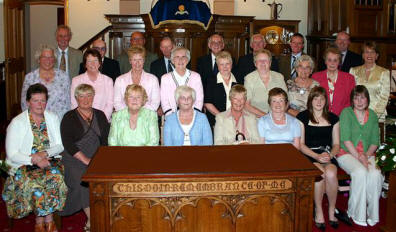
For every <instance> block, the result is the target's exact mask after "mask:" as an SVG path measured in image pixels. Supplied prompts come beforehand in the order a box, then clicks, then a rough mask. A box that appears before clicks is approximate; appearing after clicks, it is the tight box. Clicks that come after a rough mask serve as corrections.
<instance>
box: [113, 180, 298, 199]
mask: <svg viewBox="0 0 396 232" xmlns="http://www.w3.org/2000/svg"><path fill="white" fill-rule="evenodd" d="M292 187H293V184H292V181H291V180H289V179H264V180H246V181H198V182H166V183H162V182H147V183H116V184H114V185H113V192H114V193H116V194H123V195H124V194H159V193H160V194H205V193H223V194H224V193H235V192H252V193H253V192H263V191H284V190H290V189H292Z"/></svg>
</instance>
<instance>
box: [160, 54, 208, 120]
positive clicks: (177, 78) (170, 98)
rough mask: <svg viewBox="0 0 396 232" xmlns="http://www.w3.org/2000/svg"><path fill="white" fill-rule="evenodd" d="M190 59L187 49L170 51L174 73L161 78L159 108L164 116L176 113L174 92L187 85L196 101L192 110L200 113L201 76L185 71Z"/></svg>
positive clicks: (201, 98)
mask: <svg viewBox="0 0 396 232" xmlns="http://www.w3.org/2000/svg"><path fill="white" fill-rule="evenodd" d="M190 58H191V56H190V51H189V50H188V49H187V48H184V47H177V48H174V49H173V50H172V53H171V61H172V63H173V65H174V67H175V68H174V71H172V72H169V73H167V74H164V75H163V76H162V77H161V107H162V110H163V112H164V114H165V115H169V114H170V113H172V112H176V110H177V105H176V99H175V90H176V88H177V87H179V86H181V85H187V86H189V87H191V88H193V89H194V90H195V92H196V100H195V103H194V108H195V109H197V110H199V111H202V106H203V89H202V82H201V76H200V75H199V74H198V73H196V72H194V71H191V70H189V69H187V64H188V62H189V61H190Z"/></svg>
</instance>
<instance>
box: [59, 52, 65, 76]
mask: <svg viewBox="0 0 396 232" xmlns="http://www.w3.org/2000/svg"><path fill="white" fill-rule="evenodd" d="M59 69H60V70H63V71H65V72H66V58H65V51H62V56H61V60H60V65H59Z"/></svg>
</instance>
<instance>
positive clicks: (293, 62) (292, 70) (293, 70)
mask: <svg viewBox="0 0 396 232" xmlns="http://www.w3.org/2000/svg"><path fill="white" fill-rule="evenodd" d="M296 60H297V57H295V56H293V60H292V63H291V72H290V77H291V78H295V77H296V74H297V73H296V69H295V68H294V64H295V63H296Z"/></svg>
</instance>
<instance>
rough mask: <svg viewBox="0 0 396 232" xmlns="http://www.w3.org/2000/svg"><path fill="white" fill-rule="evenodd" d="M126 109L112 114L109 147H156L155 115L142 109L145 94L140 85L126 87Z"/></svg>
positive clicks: (156, 123)
mask: <svg viewBox="0 0 396 232" xmlns="http://www.w3.org/2000/svg"><path fill="white" fill-rule="evenodd" d="M124 100H125V103H126V105H127V108H125V109H123V110H120V111H118V112H116V113H114V114H113V117H112V121H111V127H110V133H109V139H108V140H109V141H108V142H109V146H157V145H158V141H159V131H158V122H157V113H156V112H154V111H152V110H149V109H146V108H143V107H142V106H144V104H145V103H146V101H147V93H146V91H145V90H144V88H143V87H142V86H140V85H136V84H132V85H128V86H127V88H126V90H125V96H124Z"/></svg>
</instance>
